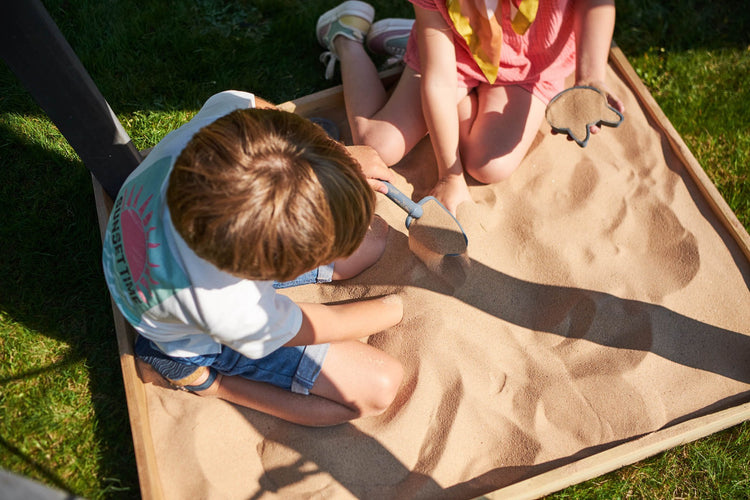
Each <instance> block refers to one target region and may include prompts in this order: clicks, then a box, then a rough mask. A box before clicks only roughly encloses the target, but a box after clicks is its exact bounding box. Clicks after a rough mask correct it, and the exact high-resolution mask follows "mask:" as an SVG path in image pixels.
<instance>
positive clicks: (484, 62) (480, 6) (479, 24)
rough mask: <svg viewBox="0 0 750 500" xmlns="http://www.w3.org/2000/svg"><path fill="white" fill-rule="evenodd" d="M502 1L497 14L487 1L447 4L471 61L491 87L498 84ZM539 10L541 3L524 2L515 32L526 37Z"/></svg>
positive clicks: (515, 19)
mask: <svg viewBox="0 0 750 500" xmlns="http://www.w3.org/2000/svg"><path fill="white" fill-rule="evenodd" d="M502 1H504V0H498V5H497V10H496V11H495V12H493V13H490V12H488V10H487V4H486V3H485V0H446V6H447V8H448V16H449V17H450V18H451V21H452V22H453V26H455V28H456V31H457V32H458V33H459V34H460V35H461V37H462V38H463V39H464V40H465V41H466V44H467V45H468V46H469V50H470V51H471V55H472V57H473V58H474V60H475V61H476V63H477V65H478V66H479V69H480V70H482V73H483V74H484V76H485V77H486V78H487V81H488V82H490V83H495V80H497V72H498V69H499V67H500V48H501V47H502V45H503V29H502V26H501V23H500V20H499V19H498V16H499V15H500V13H501V12H502V8H501V6H500V2H502ZM511 1H512V0H511ZM538 8H539V0H522V1H521V3H520V4H519V6H518V10H517V11H516V13H515V14H514V15H513V19H512V21H511V25H512V26H513V31H515V32H516V33H518V34H519V35H523V34H524V33H526V31H527V30H528V29H529V26H531V23H533V22H534V19H536V12H537V10H538Z"/></svg>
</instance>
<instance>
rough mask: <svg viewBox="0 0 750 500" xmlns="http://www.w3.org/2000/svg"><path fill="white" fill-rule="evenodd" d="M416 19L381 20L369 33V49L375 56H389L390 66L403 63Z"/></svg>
mask: <svg viewBox="0 0 750 500" xmlns="http://www.w3.org/2000/svg"><path fill="white" fill-rule="evenodd" d="M412 26H414V19H381V20H380V21H378V22H376V23H375V24H373V25H372V26H371V27H370V31H368V32H367V41H366V44H367V48H368V49H369V50H370V52H373V53H375V54H384V55H387V56H389V58H388V62H387V64H388V65H392V64H396V63H398V62H401V61H402V60H403V58H404V54H406V43H407V42H408V40H409V33H411V28H412Z"/></svg>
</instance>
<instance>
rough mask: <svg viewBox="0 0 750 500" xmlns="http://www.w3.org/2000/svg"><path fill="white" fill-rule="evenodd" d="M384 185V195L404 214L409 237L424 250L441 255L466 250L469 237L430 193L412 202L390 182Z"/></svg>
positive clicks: (451, 254) (459, 253)
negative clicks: (385, 188)
mask: <svg viewBox="0 0 750 500" xmlns="http://www.w3.org/2000/svg"><path fill="white" fill-rule="evenodd" d="M383 184H385V186H386V187H387V188H388V192H387V193H386V196H388V198H389V199H390V200H391V201H393V202H394V203H395V204H396V205H398V206H399V207H401V208H402V209H403V210H404V211H405V212H406V213H407V214H408V215H407V216H406V227H407V229H409V240H410V241H411V240H412V239H416V240H418V241H419V243H420V244H421V245H422V246H424V247H425V248H427V249H428V250H430V251H432V252H434V253H436V254H438V255H445V256H449V257H452V256H457V255H461V254H464V253H466V247H467V245H468V243H469V239H468V238H467V237H466V233H465V232H464V229H463V228H462V227H461V224H460V223H459V222H458V220H457V219H456V218H455V217H454V216H453V214H451V213H450V212H449V211H448V209H447V208H445V207H444V206H443V205H442V203H440V202H439V201H438V200H437V198H435V197H434V196H427V197H425V198H422V199H421V200H419V202H416V203H415V202H413V201H412V200H411V199H410V198H409V197H407V196H406V195H404V193H402V192H401V191H399V190H398V189H397V188H396V187H395V186H394V185H393V184H391V183H389V182H386V181H383Z"/></svg>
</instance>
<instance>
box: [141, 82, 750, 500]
mask: <svg viewBox="0 0 750 500" xmlns="http://www.w3.org/2000/svg"><path fill="white" fill-rule="evenodd" d="M608 79H609V80H608V83H609V85H610V87H611V88H612V89H613V90H614V91H615V92H616V93H617V94H618V95H619V96H620V97H621V98H622V99H623V101H624V104H625V107H626V119H625V121H624V122H623V124H622V125H621V126H620V127H619V128H616V129H615V128H606V129H603V130H602V131H601V132H600V134H599V135H598V136H597V138H596V140H594V141H591V142H590V143H589V145H588V147H587V148H585V149H583V148H579V147H578V146H576V145H575V144H573V143H571V142H570V141H567V140H566V138H565V137H564V136H562V135H553V134H551V133H550V131H549V128H548V127H547V126H543V127H542V128H541V129H540V131H539V133H538V136H537V138H536V141H535V143H534V144H533V146H532V148H531V151H530V153H529V155H528V157H527V158H526V159H525V160H524V162H523V164H522V166H521V167H520V168H519V170H518V171H517V172H516V173H515V174H514V175H513V176H512V177H511V178H510V179H509V180H508V181H506V182H503V183H500V184H496V185H491V186H485V185H472V186H470V190H471V194H472V197H473V199H474V201H475V203H474V204H464V205H462V206H461V207H460V209H459V213H458V219H459V221H460V222H461V224H462V225H463V228H464V230H465V231H466V233H467V235H468V240H469V245H468V250H467V252H466V254H465V255H463V256H460V257H443V256H441V257H439V258H436V259H432V260H431V259H425V258H423V259H420V258H418V257H417V256H416V255H415V253H414V252H413V251H412V250H411V249H410V238H409V237H408V230H407V229H406V228H405V227H404V215H403V211H402V210H401V209H399V208H398V207H397V206H395V205H394V204H393V203H391V202H390V201H388V200H387V199H385V198H384V197H382V196H380V195H379V196H380V199H379V201H378V213H379V214H380V215H381V216H382V217H383V218H384V219H385V220H386V221H388V222H389V224H390V226H391V229H390V232H389V240H388V246H387V250H386V253H385V255H384V256H383V258H382V260H381V261H380V262H379V263H378V264H377V265H376V266H374V267H373V268H371V269H370V270H368V271H366V272H365V273H363V274H362V275H360V276H358V277H356V278H354V279H352V280H349V281H346V282H342V283H340V284H337V285H335V286H334V285H322V286H317V285H316V286H306V287H301V288H296V289H290V290H289V291H288V293H289V295H290V296H292V297H293V298H295V299H298V300H314V301H319V302H335V301H341V300H351V299H357V298H363V297H370V296H377V295H383V294H388V293H395V294H398V295H399V296H401V297H402V298H403V300H404V303H405V308H406V313H405V317H404V319H403V321H402V322H401V323H400V324H399V325H397V326H395V327H394V328H391V329H389V330H387V331H385V332H382V333H379V334H377V335H374V336H372V337H370V338H369V339H368V342H370V343H371V344H372V345H374V346H377V347H378V348H381V349H384V350H386V351H387V352H389V353H391V354H392V355H394V356H395V357H397V358H398V359H399V360H401V362H402V363H403V365H404V367H405V377H404V382H403V385H402V387H401V389H400V393H399V395H398V397H397V399H396V401H395V403H394V404H393V405H392V407H391V408H390V409H389V410H388V411H387V412H386V413H385V414H383V415H382V416H379V417H375V418H368V419H361V420H358V421H354V422H352V423H349V424H345V425H340V426H337V427H333V428H328V429H309V428H304V427H301V426H297V425H293V424H289V423H285V422H282V421H280V420H277V419H275V418H272V417H269V416H266V415H263V414H261V413H257V412H254V411H251V410H247V409H243V408H239V407H236V406H233V405H231V404H228V403H225V402H223V401H219V400H211V399H204V398H200V397H198V396H195V395H192V394H189V393H184V392H179V391H174V390H170V389H168V388H165V387H164V386H163V384H162V383H161V382H160V381H159V380H158V379H157V378H155V377H154V376H153V374H152V373H150V372H149V371H148V370H147V369H145V368H144V367H143V366H142V365H141V366H140V370H141V374H142V377H143V380H144V381H145V389H146V395H147V401H148V413H149V421H150V425H151V438H152V439H153V443H154V446H155V450H156V457H157V461H158V469H159V470H158V474H159V477H160V479H161V484H162V488H163V491H164V493H165V496H166V497H167V498H175V499H179V498H216V499H223V500H226V499H235V498H236V499H240V498H243V499H247V498H254V499H258V498H285V499H286V498H310V497H314V498H322V497H324V498H334V499H339V498H343V499H346V498H363V499H368V498H394V499H395V498H426V499H438V498H472V497H475V496H478V495H481V494H484V493H486V492H489V491H493V490H496V489H498V488H501V487H503V486H505V485H509V484H513V483H516V482H518V481H520V480H522V479H524V478H528V477H531V476H534V475H536V474H540V473H542V472H545V471H548V470H550V469H554V468H556V467H560V466H562V465H565V464H567V463H571V462H573V461H575V460H578V459H580V458H582V457H586V456H590V455H592V454H594V453H596V452H598V451H601V450H604V449H607V448H610V447H612V446H615V445H617V444H619V443H622V442H626V441H629V440H632V439H634V438H636V437H638V436H641V435H644V434H648V433H652V432H654V431H658V430H659V429H663V428H665V427H669V426H671V425H674V424H676V423H678V422H683V421H686V420H689V419H691V418H694V417H697V416H699V415H703V414H706V413H708V412H709V411H713V410H717V409H720V408H727V407H730V406H732V405H736V404H739V403H744V402H747V401H748V400H750V291H748V283H750V265H748V259H747V258H746V257H745V255H743V253H742V251H741V249H740V248H739V247H738V245H737V244H736V242H735V241H734V239H733V238H732V237H731V235H730V234H729V233H728V232H727V230H726V229H725V227H724V226H723V225H722V224H721V223H720V222H719V220H718V218H717V217H716V216H715V215H714V213H713V212H712V210H711V209H710V206H709V204H708V202H707V201H706V200H705V199H704V197H703V194H702V193H701V191H700V190H699V189H698V188H697V187H696V184H695V183H694V182H693V181H692V180H691V178H690V176H689V175H688V174H687V173H686V170H685V168H684V167H683V166H682V164H681V163H680V161H679V160H678V158H677V157H676V156H675V154H674V153H673V152H672V150H671V149H670V147H669V144H668V142H667V141H666V139H665V138H664V135H663V134H662V132H660V130H659V129H658V128H657V127H655V124H654V123H653V122H652V121H650V119H649V118H648V117H647V116H646V115H645V114H644V111H643V109H642V107H641V106H640V104H639V102H638V101H637V100H636V99H635V97H634V95H633V93H632V92H631V90H630V89H629V88H628V87H627V86H626V85H625V84H624V83H623V82H622V80H620V78H619V77H618V76H617V75H616V74H615V73H614V72H613V71H611V70H610V72H609V74H608ZM432 163H434V158H432V156H431V153H430V148H429V143H427V142H423V143H421V144H420V145H419V146H418V147H417V149H416V150H415V151H413V152H412V153H411V154H410V155H409V156H408V157H407V158H406V159H405V160H404V161H403V162H401V164H399V165H398V166H397V168H396V170H397V173H398V179H397V182H396V183H395V184H396V185H397V187H398V188H399V189H401V190H403V191H404V192H405V193H407V194H408V195H411V196H412V197H413V199H421V198H422V197H423V196H425V195H426V194H427V193H428V190H429V187H430V185H431V183H432V182H434V179H433V178H429V177H425V176H420V175H419V172H420V171H421V169H422V168H425V166H430V165H431V164H432ZM412 246H413V245H412Z"/></svg>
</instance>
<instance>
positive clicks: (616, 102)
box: [576, 80, 625, 134]
mask: <svg viewBox="0 0 750 500" xmlns="http://www.w3.org/2000/svg"><path fill="white" fill-rule="evenodd" d="M576 86H586V87H594V88H595V89H598V90H599V91H600V92H601V93H602V94H604V95H605V97H606V98H607V104H609V105H610V106H612V107H613V108H615V109H616V110H617V111H619V112H620V113H625V105H624V104H623V103H622V101H621V100H620V98H619V97H617V96H616V95H615V94H613V93H612V92H611V91H610V90H609V87H608V86H607V84H606V83H604V82H603V81H601V80H596V81H590V80H587V81H577V82H576ZM589 130H590V131H591V133H592V134H596V133H597V132H599V131H600V130H601V127H600V126H598V125H591V126H590V127H589Z"/></svg>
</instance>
